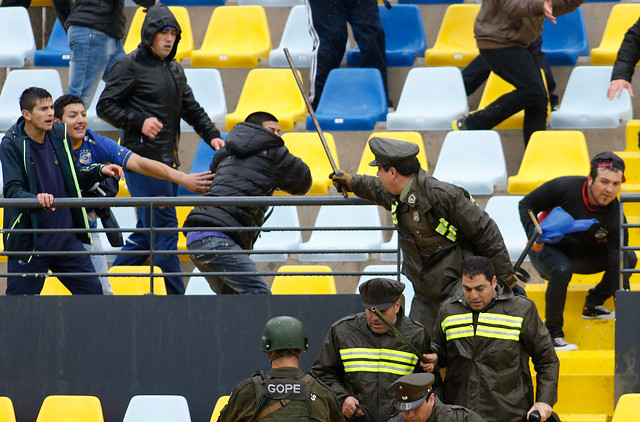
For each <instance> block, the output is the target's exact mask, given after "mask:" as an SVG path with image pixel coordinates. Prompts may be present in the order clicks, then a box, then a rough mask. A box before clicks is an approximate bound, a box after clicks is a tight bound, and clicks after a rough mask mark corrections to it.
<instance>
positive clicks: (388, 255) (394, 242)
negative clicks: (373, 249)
mask: <svg viewBox="0 0 640 422" xmlns="http://www.w3.org/2000/svg"><path fill="white" fill-rule="evenodd" d="M380 249H383V250H397V249H398V231H394V232H393V234H392V235H391V239H389V241H388V242H384V243H383V244H382V246H381V247H380ZM399 254H400V259H401V260H402V251H399ZM380 261H385V262H398V252H380Z"/></svg>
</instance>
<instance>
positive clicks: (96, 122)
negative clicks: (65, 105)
mask: <svg viewBox="0 0 640 422" xmlns="http://www.w3.org/2000/svg"><path fill="white" fill-rule="evenodd" d="M104 87H105V83H104V81H103V80H102V79H101V80H100V82H98V87H97V88H96V93H95V94H94V95H93V100H91V104H90V105H89V108H88V109H87V120H88V121H89V129H91V130H93V131H95V132H101V131H109V130H113V131H115V130H118V129H117V128H115V127H113V126H111V125H110V124H109V123H107V122H105V121H104V120H102V119H101V118H100V117H98V112H97V111H96V107H97V106H98V100H99V99H100V95H101V94H102V91H104ZM85 107H86V104H85Z"/></svg>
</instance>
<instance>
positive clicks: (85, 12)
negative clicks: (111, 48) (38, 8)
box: [56, 0, 155, 39]
mask: <svg viewBox="0 0 640 422" xmlns="http://www.w3.org/2000/svg"><path fill="white" fill-rule="evenodd" d="M134 1H135V2H136V4H138V5H139V6H142V7H151V6H153V5H154V4H155V0H134ZM68 3H71V0H66V1H65V0H57V1H56V7H57V8H60V7H64V6H65V4H66V5H67V6H68ZM62 20H63V21H64V22H63V23H64V25H65V27H66V28H67V29H68V28H69V26H70V25H78V26H86V27H88V28H93V29H97V30H98V31H100V32H104V33H105V34H107V35H109V36H111V37H113V38H117V39H122V38H124V29H125V25H126V22H127V21H126V19H125V17H124V0H76V2H75V3H74V4H73V8H72V9H71V13H70V14H69V17H67V18H66V20H65V17H64V16H62Z"/></svg>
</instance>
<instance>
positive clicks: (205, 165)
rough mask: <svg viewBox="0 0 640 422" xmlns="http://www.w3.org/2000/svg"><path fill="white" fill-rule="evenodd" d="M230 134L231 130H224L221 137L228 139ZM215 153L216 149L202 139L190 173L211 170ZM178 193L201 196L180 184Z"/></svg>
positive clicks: (180, 194)
mask: <svg viewBox="0 0 640 422" xmlns="http://www.w3.org/2000/svg"><path fill="white" fill-rule="evenodd" d="M228 134H229V132H223V133H222V134H221V135H220V137H221V138H222V139H227V135H228ZM214 155H216V151H215V150H214V149H213V148H211V146H210V145H209V144H207V143H206V142H205V141H204V140H202V139H200V142H199V143H198V148H197V149H196V155H195V156H194V157H193V162H192V163H191V168H190V169H189V174H192V173H202V172H203V171H207V170H209V166H210V165H211V160H213V156H214ZM178 195H179V196H183V195H190V196H199V195H200V194H198V193H194V192H190V191H188V190H186V189H185V188H183V187H182V186H178Z"/></svg>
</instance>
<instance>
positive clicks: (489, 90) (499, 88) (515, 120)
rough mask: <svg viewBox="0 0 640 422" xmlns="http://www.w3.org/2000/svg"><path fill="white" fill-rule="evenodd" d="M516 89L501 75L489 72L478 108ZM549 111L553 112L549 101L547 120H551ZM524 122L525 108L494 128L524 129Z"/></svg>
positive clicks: (543, 78) (545, 82)
mask: <svg viewBox="0 0 640 422" xmlns="http://www.w3.org/2000/svg"><path fill="white" fill-rule="evenodd" d="M540 72H541V73H542V80H543V81H544V84H545V87H546V85H547V79H546V78H545V76H544V72H543V71H542V70H540ZM514 89H515V87H514V86H513V85H511V84H510V83H508V82H507V81H505V80H504V79H502V78H501V77H500V76H498V75H496V74H495V73H493V72H491V73H490V74H489V78H488V79H487V83H486V85H485V86H484V91H482V97H481V98H480V103H479V104H478V110H482V109H483V108H486V107H487V106H488V105H489V104H491V103H492V102H494V101H495V100H497V99H498V98H500V97H501V96H503V95H504V94H506V93H508V92H511V91H513V90H514ZM549 113H551V106H550V105H549V102H548V101H547V120H549ZM523 123H524V110H520V111H519V112H517V113H516V114H514V115H513V116H511V117H509V118H507V119H506V120H504V121H503V122H502V123H500V124H499V125H498V126H495V127H494V129H522V125H523Z"/></svg>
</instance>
